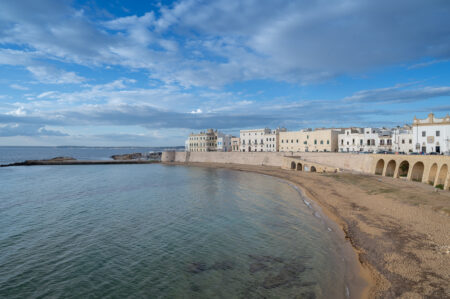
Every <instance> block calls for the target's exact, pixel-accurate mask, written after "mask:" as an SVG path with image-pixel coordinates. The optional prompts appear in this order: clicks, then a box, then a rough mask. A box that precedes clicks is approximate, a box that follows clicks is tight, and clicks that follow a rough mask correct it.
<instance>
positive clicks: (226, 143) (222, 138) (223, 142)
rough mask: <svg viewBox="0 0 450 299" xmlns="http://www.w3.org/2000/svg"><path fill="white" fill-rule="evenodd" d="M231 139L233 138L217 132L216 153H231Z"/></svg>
mask: <svg viewBox="0 0 450 299" xmlns="http://www.w3.org/2000/svg"><path fill="white" fill-rule="evenodd" d="M231 138H233V136H231V135H227V134H223V133H220V132H217V151H218V152H231Z"/></svg>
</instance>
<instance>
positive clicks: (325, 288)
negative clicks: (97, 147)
mask: <svg viewBox="0 0 450 299" xmlns="http://www.w3.org/2000/svg"><path fill="white" fill-rule="evenodd" d="M0 190H1V192H0V298H43V297H49V298H88V297H89V298H263V297H264V298H345V297H346V296H347V295H346V292H347V290H346V281H345V278H344V277H345V273H346V270H348V269H346V267H347V264H346V263H345V262H344V261H343V258H342V253H341V249H342V248H341V246H342V244H341V243H339V241H338V240H337V238H336V235H335V233H334V232H331V231H330V230H329V229H328V227H327V225H326V224H325V222H324V221H323V218H321V217H319V216H318V215H317V212H314V210H312V209H311V208H310V207H308V205H307V204H305V202H304V201H302V199H301V196H300V194H299V193H298V191H297V190H296V189H294V188H293V187H292V186H290V185H289V184H287V183H286V182H284V181H280V180H277V179H275V178H273V177H268V176H264V175H259V174H252V173H245V172H237V171H231V170H224V169H208V168H199V167H183V166H167V165H160V164H153V165H114V166H109V165H89V166H36V167H10V168H0Z"/></svg>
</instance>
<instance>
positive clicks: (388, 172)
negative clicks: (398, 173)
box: [385, 160, 397, 177]
mask: <svg viewBox="0 0 450 299" xmlns="http://www.w3.org/2000/svg"><path fill="white" fill-rule="evenodd" d="M396 166H397V163H396V162H395V160H391V161H389V163H388V164H387V166H386V174H385V176H390V177H394V173H395V167H396Z"/></svg>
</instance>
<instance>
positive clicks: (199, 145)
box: [185, 129, 218, 152]
mask: <svg viewBox="0 0 450 299" xmlns="http://www.w3.org/2000/svg"><path fill="white" fill-rule="evenodd" d="M217 137H218V132H217V130H216V131H214V130H213V129H208V130H206V131H204V132H200V133H192V134H190V135H189V138H188V140H187V145H186V146H185V147H186V149H187V150H188V151H190V152H215V151H217Z"/></svg>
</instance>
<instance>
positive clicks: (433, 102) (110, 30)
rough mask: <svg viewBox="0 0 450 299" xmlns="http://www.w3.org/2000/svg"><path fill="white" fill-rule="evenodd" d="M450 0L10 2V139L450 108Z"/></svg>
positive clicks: (163, 135)
mask: <svg viewBox="0 0 450 299" xmlns="http://www.w3.org/2000/svg"><path fill="white" fill-rule="evenodd" d="M449 16H450V1H448V0H441V1H440V0H429V1H423V0H396V1H392V0H389V1H388V0H377V1H372V0H336V1H328V0H307V1H301V0H296V1H283V0H271V1H265V0H216V1H200V0H180V1H143V0H141V1H123V0H122V1H119V0H105V1H94V0H85V1H66V0H39V1H36V0H14V1H0V146H2V145H3V146H5V145H6V146H8V145H25V146H26V145H30V146H31V145H44V146H45V145H48V146H55V145H79V146H81V145H87V146H174V145H184V140H185V139H186V138H187V135H188V134H189V133H191V132H197V131H200V130H204V129H207V128H216V129H219V130H220V131H223V132H225V133H230V134H235V135H236V134H237V135H238V134H239V129H249V128H263V127H270V128H276V127H285V128H287V129H288V130H299V129H302V128H318V127H350V126H358V127H372V126H374V127H381V126H385V127H394V126H398V125H400V126H401V125H404V124H406V123H411V122H412V120H413V118H414V116H417V117H418V118H425V117H426V116H427V115H428V114H429V113H430V112H433V113H435V115H436V116H437V117H442V116H445V115H446V114H447V113H449V112H450V17H449Z"/></svg>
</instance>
